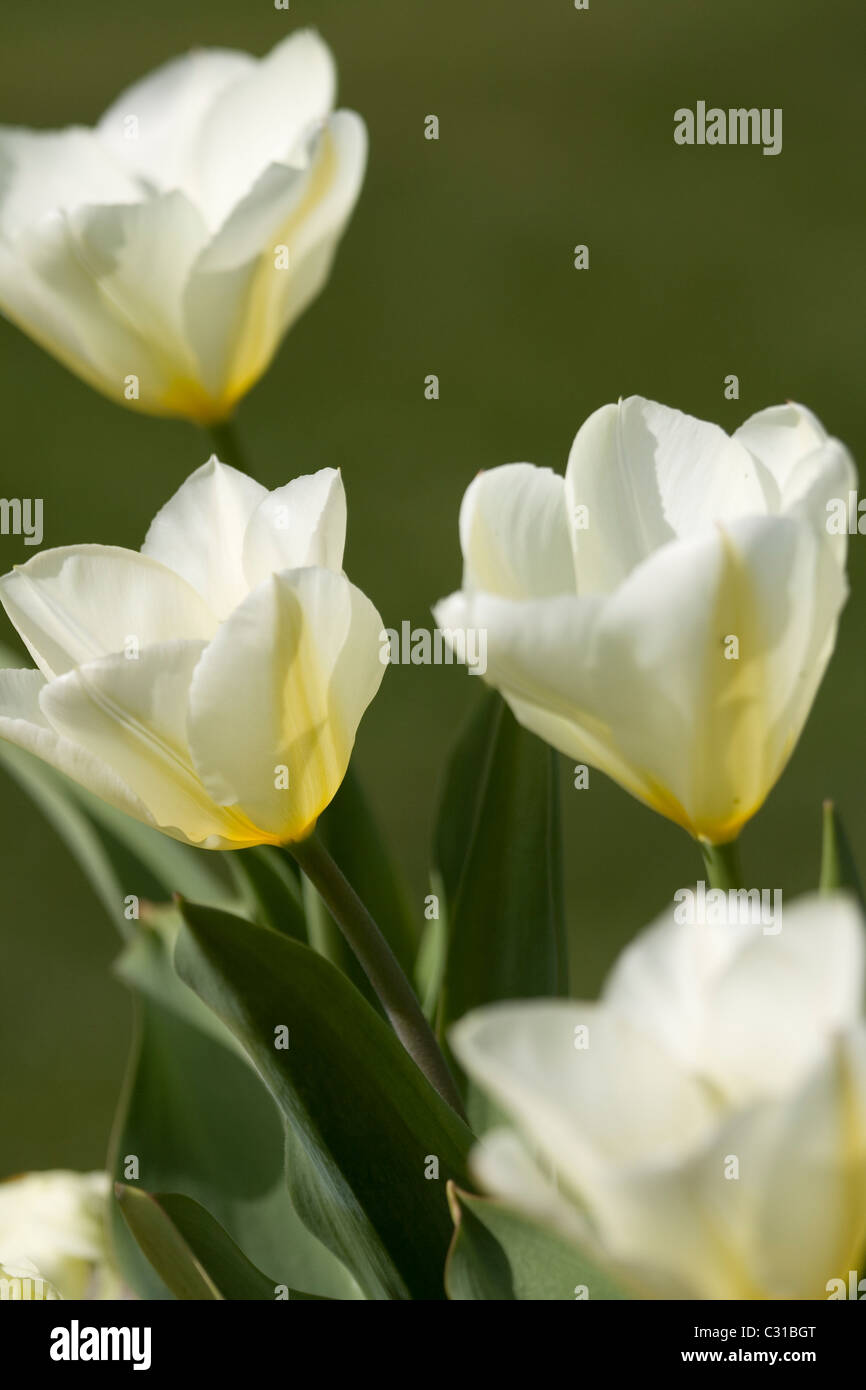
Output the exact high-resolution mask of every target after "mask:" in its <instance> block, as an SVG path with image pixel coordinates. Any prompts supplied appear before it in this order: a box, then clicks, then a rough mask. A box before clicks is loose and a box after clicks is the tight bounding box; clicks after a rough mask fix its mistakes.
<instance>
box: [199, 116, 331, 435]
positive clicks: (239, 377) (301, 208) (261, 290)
mask: <svg viewBox="0 0 866 1390" xmlns="http://www.w3.org/2000/svg"><path fill="white" fill-rule="evenodd" d="M338 167H339V166H338V161H337V153H336V148H335V145H334V137H333V134H332V132H331V130H330V129H329V128H327V127H326V128H325V129H324V131H323V132H322V140H321V145H320V147H319V149H318V150H317V152H316V159H315V164H314V167H313V176H312V178H311V179H310V181H309V184H308V186H307V189H306V191H305V193H304V196H303V198H302V199H301V201H300V203H299V204H298V206H297V207H296V208H295V209H294V211H293V212H292V213H291V215H290V216H289V217H288V218H287V219H286V221H285V222H284V223H283V225H282V226H281V227H280V228H279V230H278V231H277V232H275V233H274V235H273V238H269V239H268V241H269V244H268V248H267V250H266V251H265V252H263V254H262V255H261V256H260V258H259V262H258V265H257V267H256V269H255V271H254V273H253V278H252V282H251V284H250V287H249V291H248V293H247V295H246V299H245V303H244V306H243V310H242V319H241V322H240V323H239V325H238V328H237V334H236V338H237V347H236V349H235V352H234V356H233V358H232V362H231V365H230V367H229V370H228V372H227V380H226V384H225V388H224V390H223V393H222V400H223V402H224V403H225V404H226V405H227V406H228V408H229V409H231V408H233V407H234V405H236V403H237V402H238V401H239V400H240V399H241V397H242V396H244V395H246V393H247V391H249V390H250V388H251V387H253V386H254V385H255V384H256V382H257V381H258V379H259V377H260V376H261V375H262V373H263V372H264V371H265V370H266V368H267V367H268V364H269V363H270V360H271V358H272V356H273V354H274V352H275V351H276V348H277V346H278V344H279V341H280V338H281V337H282V331H283V330H282V325H281V323H279V322H277V323H276V324H275V323H274V319H275V316H276V310H277V308H278V305H279V298H278V296H277V295H276V294H275V293H274V283H275V282H274V274H275V271H274V263H273V252H272V249H271V241H273V243H274V244H277V245H280V244H282V245H286V246H288V247H289V270H288V271H282V270H281V271H277V272H276V273H277V274H278V275H288V276H291V275H292V274H293V271H292V268H291V267H292V264H293V252H292V245H291V242H292V237H293V236H294V234H295V233H296V232H297V230H298V228H299V226H301V225H302V224H303V222H304V221H305V220H306V219H307V218H308V217H309V215H310V213H311V212H312V211H313V209H314V208H315V206H316V204H317V203H320V202H321V201H322V200H323V199H324V198H325V197H326V196H327V194H328V193H329V192H330V189H331V185H332V184H333V182H334V179H335V176H336V174H337V172H338Z"/></svg>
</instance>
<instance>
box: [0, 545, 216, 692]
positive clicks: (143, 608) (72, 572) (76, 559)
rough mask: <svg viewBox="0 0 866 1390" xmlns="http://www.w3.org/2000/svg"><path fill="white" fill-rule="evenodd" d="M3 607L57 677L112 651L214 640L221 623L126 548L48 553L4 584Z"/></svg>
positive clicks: (42, 665) (166, 574)
mask: <svg viewBox="0 0 866 1390" xmlns="http://www.w3.org/2000/svg"><path fill="white" fill-rule="evenodd" d="M0 603H2V605H3V607H4V608H5V610H6V612H7V614H8V616H9V618H10V620H11V622H12V623H13V625H14V626H15V627H16V628H17V630H18V633H19V635H20V637H21V639H22V641H23V642H24V644H25V646H26V647H27V649H28V651H29V652H30V654H31V655H32V657H33V659H34V661H35V662H36V665H37V666H38V667H39V669H40V670H41V671H42V673H43V674H44V675H45V676H47V677H49V678H51V677H53V676H58V675H61V674H63V673H64V672H66V671H69V670H70V669H71V668H72V667H74V666H77V665H79V664H80V663H82V662H85V661H92V660H93V659H94V658H96V657H100V656H105V655H107V654H108V653H110V652H123V651H124V649H125V648H127V647H128V646H129V644H130V642H131V641H133V642H134V643H135V644H137V646H138V648H139V649H140V648H142V647H145V646H149V645H150V644H152V643H154V642H162V641H168V640H170V639H171V638H175V637H190V638H201V639H205V640H206V639H207V638H209V637H210V636H211V635H212V634H213V633H214V632H215V631H216V627H217V620H216V618H215V616H214V614H213V613H212V611H211V610H210V609H209V608H208V607H207V605H206V604H205V603H204V601H203V600H202V599H201V598H200V597H199V596H198V594H197V593H196V592H195V591H194V590H193V589H191V588H190V586H189V585H188V584H187V583H185V582H184V580H183V579H182V578H181V577H180V576H179V575H177V574H174V573H173V572H172V571H171V570H170V569H167V568H166V567H165V566H164V565H161V564H158V563H157V562H156V561H155V560H153V559H150V558H148V557H147V556H146V555H139V554H138V553H137V552H136V551H134V550H123V549H121V548H120V547H119V546H107V545H73V546H63V547H60V548H58V549H56V550H45V551H42V552H41V553H40V554H38V555H34V557H33V559H32V560H28V561H27V563H26V564H24V565H17V566H16V567H15V569H13V570H12V571H11V573H9V574H5V575H3V576H2V578H0Z"/></svg>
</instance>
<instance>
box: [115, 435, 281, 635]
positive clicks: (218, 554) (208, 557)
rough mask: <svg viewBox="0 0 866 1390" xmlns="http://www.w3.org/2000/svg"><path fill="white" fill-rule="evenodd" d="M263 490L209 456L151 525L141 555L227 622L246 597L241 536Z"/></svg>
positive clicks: (242, 540)
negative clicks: (179, 578) (192, 591)
mask: <svg viewBox="0 0 866 1390" xmlns="http://www.w3.org/2000/svg"><path fill="white" fill-rule="evenodd" d="M267 496H268V492H267V489H266V488H264V487H262V485H261V483H257V482H255V481H254V479H252V478H249V477H247V475H246V473H240V472H238V470H237V469H236V468H231V467H230V466H229V465H228V464H225V463H221V462H220V461H219V459H218V458H217V457H216V455H212V457H211V458H210V459H208V461H207V463H203V464H202V466H201V468H197V469H196V471H195V472H194V473H192V474H191V475H190V477H188V478H187V479H186V481H185V482H183V483H181V485H180V487H179V488H178V490H177V492H176V493H175V494H174V496H173V497H171V498H170V499H169V501H168V502H166V504H165V506H164V507H161V508H160V510H159V511H158V512H157V514H156V516H155V517H154V519H153V521H152V522H151V523H150V528H149V530H148V532H147V535H146V536H145V539H144V544H143V545H142V547H141V553H142V555H147V556H150V558H151V559H153V560H158V561H159V562H160V564H162V565H165V566H167V567H168V568H169V569H171V570H174V572H175V573H176V574H179V575H181V576H182V577H183V578H184V579H185V580H186V582H187V583H188V584H190V585H191V586H192V587H193V589H195V590H196V592H197V593H199V594H200V595H201V597H202V598H203V599H204V600H205V601H206V602H207V604H208V605H209V607H210V608H211V609H212V610H213V612H214V613H216V615H217V616H218V617H219V618H221V619H222V618H225V617H227V616H228V614H229V613H231V612H232V610H233V609H234V608H236V607H237V605H238V604H239V603H240V602H241V600H242V599H243V598H244V597H245V596H246V594H247V593H248V591H249V585H248V583H247V581H246V578H245V576H244V565H243V554H244V536H245V533H246V529H247V525H248V523H249V521H250V518H251V517H252V516H253V515H254V513H255V510H256V508H257V507H258V506H260V505H261V504H262V503H263V502H264V501H265V500H266V498H267Z"/></svg>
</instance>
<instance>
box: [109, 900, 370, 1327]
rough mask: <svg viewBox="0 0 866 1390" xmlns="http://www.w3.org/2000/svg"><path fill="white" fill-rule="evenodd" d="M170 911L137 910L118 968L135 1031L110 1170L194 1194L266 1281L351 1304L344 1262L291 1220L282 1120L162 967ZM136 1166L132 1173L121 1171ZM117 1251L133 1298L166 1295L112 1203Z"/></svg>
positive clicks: (226, 1037)
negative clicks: (128, 987)
mask: <svg viewBox="0 0 866 1390" xmlns="http://www.w3.org/2000/svg"><path fill="white" fill-rule="evenodd" d="M176 922H177V916H176V914H175V913H172V912H166V911H163V912H160V913H153V914H148V918H147V920H145V921H143V922H142V923H141V924H140V925H139V930H138V934H137V936H136V938H135V939H134V940H133V941H132V943H131V944H130V945H129V946H128V947H127V949H126V950H125V952H124V954H123V956H122V957H121V960H120V962H119V963H118V972H119V973H120V975H121V976H122V977H123V978H124V979H125V980H127V981H128V982H129V983H131V984H133V985H134V987H135V990H136V996H137V997H136V1030H135V1038H134V1041H133V1048H132V1055H131V1058H130V1064H129V1070H128V1075H127V1081H126V1084H125V1086H124V1093H123V1096H122V1097H121V1102H120V1107H119V1112H118V1117H117V1120H116V1122H115V1129H114V1134H113V1136H112V1145H111V1163H110V1166H111V1171H112V1173H113V1175H114V1177H115V1178H116V1179H118V1180H120V1181H128V1180H129V1179H130V1177H131V1176H135V1177H136V1180H137V1181H139V1182H141V1184H142V1185H143V1186H144V1187H145V1188H147V1189H148V1190H149V1191H151V1192H154V1191H157V1192H158V1191H169V1192H174V1193H181V1194H184V1195H186V1196H188V1197H192V1198H194V1199H195V1200H196V1201H198V1202H199V1203H200V1204H201V1205H203V1206H204V1207H205V1208H206V1209H207V1210H208V1211H209V1212H212V1213H213V1215H214V1218H215V1219H216V1220H217V1221H219V1222H220V1224H221V1225H222V1226H223V1227H224V1228H225V1230H226V1231H227V1232H228V1234H229V1235H230V1236H231V1238H232V1239H233V1240H234V1241H235V1242H236V1243H237V1244H238V1245H239V1246H240V1247H241V1249H242V1250H244V1251H245V1253H246V1254H247V1256H248V1257H249V1258H250V1259H251V1260H253V1261H254V1262H255V1263H256V1264H257V1265H258V1266H259V1267H260V1268H263V1269H267V1270H269V1271H273V1273H274V1274H275V1276H276V1278H275V1282H279V1283H283V1284H286V1285H288V1286H289V1287H295V1288H305V1289H310V1290H311V1291H312V1292H313V1293H316V1294H319V1295H322V1296H324V1297H329V1298H339V1299H346V1298H357V1297H358V1296H359V1291H358V1288H357V1285H356V1284H355V1282H354V1280H353V1279H352V1278H351V1276H350V1274H349V1273H348V1271H347V1270H346V1269H345V1267H344V1266H343V1265H342V1264H341V1263H340V1262H339V1261H338V1260H337V1259H335V1257H334V1256H333V1255H332V1254H331V1252H330V1251H329V1250H326V1249H325V1247H324V1245H322V1244H321V1243H320V1242H319V1241H318V1240H316V1238H315V1236H313V1235H312V1234H311V1233H310V1232H309V1231H308V1230H307V1228H306V1226H305V1225H304V1224H303V1222H302V1221H301V1219H300V1217H299V1216H298V1214H297V1212H296V1211H295V1209H294V1207H293V1205H292V1201H291V1198H290V1195H289V1192H288V1190H287V1187H286V1182H285V1149H284V1139H283V1125H282V1120H281V1117H280V1115H279V1112H278V1111H277V1108H276V1106H275V1105H274V1102H273V1100H272V1098H271V1096H270V1095H269V1094H268V1092H267V1090H266V1089H265V1087H264V1086H263V1085H262V1083H261V1081H260V1079H259V1077H258V1076H257V1075H256V1073H255V1071H254V1070H253V1068H252V1067H251V1065H250V1063H249V1060H248V1058H247V1056H246V1054H245V1053H244V1052H243V1050H242V1048H241V1047H240V1046H239V1044H238V1042H237V1040H236V1039H235V1038H234V1036H233V1035H232V1034H231V1033H230V1032H229V1030H228V1029H227V1028H226V1027H225V1026H224V1024H222V1023H221V1022H220V1020H219V1019H218V1018H217V1017H216V1016H215V1015H214V1014H213V1012H212V1011H211V1010H210V1009H208V1008H206V1007H205V1005H204V1004H202V1002H201V1000H200V999H199V998H198V996H197V995H196V994H194V993H193V991H192V990H190V989H189V988H188V986H187V985H185V984H184V983H183V982H182V981H181V980H180V979H178V977H177V974H176V972H175V970H174V966H173V963H172V961H171V951H172V949H173V945H174V938H175V934H176ZM136 1165H137V1173H136V1172H134V1171H133V1170H134V1169H135V1167H136ZM113 1214H114V1222H113V1232H114V1236H115V1244H116V1249H117V1256H118V1260H119V1263H120V1265H121V1269H122V1272H123V1274H124V1276H125V1278H126V1280H127V1282H128V1283H130V1284H131V1286H132V1287H133V1288H134V1289H135V1290H136V1292H137V1293H139V1295H140V1296H141V1297H143V1298H168V1297H170V1296H171V1294H170V1291H169V1289H168V1288H166V1286H165V1285H164V1284H163V1282H162V1281H161V1280H160V1279H159V1278H158V1276H157V1275H156V1274H155V1272H154V1270H153V1268H152V1267H151V1265H150V1264H149V1263H148V1262H147V1261H146V1260H145V1259H144V1258H143V1257H142V1255H141V1252H140V1250H139V1249H138V1247H137V1245H136V1244H135V1243H134V1242H133V1241H132V1240H131V1238H130V1237H129V1234H128V1231H127V1229H126V1227H125V1225H124V1224H123V1223H122V1222H121V1221H120V1220H119V1213H118V1210H117V1207H116V1206H114V1208H113Z"/></svg>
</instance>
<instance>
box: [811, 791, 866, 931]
mask: <svg viewBox="0 0 866 1390" xmlns="http://www.w3.org/2000/svg"><path fill="white" fill-rule="evenodd" d="M840 889H847V890H848V891H849V892H850V893H853V894H854V896H855V897H856V898H857V901H858V902H859V903H860V906H861V907H863V908H864V909H866V898H864V896H863V884H862V882H861V879H860V875H859V873H858V872H857V865H856V863H855V860H854V854H853V852H852V849H851V844H850V841H849V840H848V836H847V835H846V833H845V827H844V826H843V824H842V822H841V820H840V819H839V813H838V811H837V810H836V807H835V806H834V804H833V802H832V801H825V802H824V815H823V837H822V844H821V879H820V890H821V892H822V893H836V892H838V891H839V890H840Z"/></svg>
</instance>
